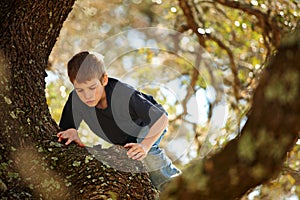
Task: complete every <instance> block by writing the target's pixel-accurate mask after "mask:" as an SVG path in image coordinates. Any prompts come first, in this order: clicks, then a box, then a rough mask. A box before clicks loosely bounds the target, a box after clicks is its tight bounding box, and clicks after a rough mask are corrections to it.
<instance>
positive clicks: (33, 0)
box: [0, 0, 158, 199]
mask: <svg viewBox="0 0 300 200" xmlns="http://www.w3.org/2000/svg"><path fill="white" fill-rule="evenodd" d="M73 4H74V0H70V1H69V0H68V1H64V0H59V1H48V0H30V1H29V0H28V1H11V0H4V1H1V3H0V16H1V17H0V20H1V24H0V35H1V37H0V66H1V68H0V75H1V80H0V103H1V104H0V120H1V127H0V136H1V139H0V151H1V157H0V159H1V160H0V162H1V163H0V184H1V185H0V196H2V197H3V198H4V197H6V198H8V199H31V198H32V199H35V198H42V199H108V198H112V199H155V198H156V197H157V195H158V192H157V191H156V190H155V188H154V187H153V186H152V184H151V182H150V180H149V176H148V174H147V173H129V172H122V171H117V170H115V169H113V168H112V167H110V166H108V165H105V164H103V163H102V162H100V161H99V160H100V159H102V158H105V157H107V156H108V155H109V156H110V157H111V158H112V159H114V160H116V161H118V160H121V158H122V159H123V160H126V159H125V158H127V157H126V153H125V150H124V149H123V148H122V147H118V146H114V147H113V148H111V149H109V150H102V149H101V148H98V150H97V151H95V150H93V151H94V153H93V155H91V153H90V152H91V150H88V149H85V148H80V147H78V146H77V145H70V146H68V147H65V146H63V145H62V144H60V143H57V142H56V141H57V138H56V133H57V132H58V126H57V124H56V123H55V121H54V120H53V119H52V118H51V116H50V113H49V110H48V106H47V103H46V97H45V92H44V90H45V76H46V72H45V69H46V67H47V61H48V57H49V55H50V52H51V50H52V48H53V46H54V44H55V42H56V38H57V37H58V35H59V32H60V29H61V28H62V25H63V22H64V21H65V19H66V18H67V16H68V14H69V12H70V11H71V10H72V6H73ZM125 164H126V166H124V167H127V168H129V169H130V168H134V169H135V168H136V167H137V166H139V167H140V168H142V167H143V166H142V165H141V163H140V162H137V161H128V162H126V163H124V165H125ZM121 165H122V163H121ZM129 169H127V171H128V170H129Z"/></svg>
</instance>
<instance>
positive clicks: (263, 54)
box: [46, 0, 300, 200]
mask: <svg viewBox="0 0 300 200" xmlns="http://www.w3.org/2000/svg"><path fill="white" fill-rule="evenodd" d="M299 15H300V1H299V0H294V1H292V0H277V1H269V0H243V1H226V0H217V1H202V0H189V1H187V0H185V1H170V0H110V1H104V0H77V1H76V3H75V5H74V9H73V11H72V12H71V13H70V15H69V17H68V19H67V20H66V21H65V23H64V26H63V29H62V30H61V33H60V36H59V38H58V40H57V42H56V45H55V47H54V49H53V51H52V53H51V55H50V59H49V68H48V70H47V73H48V77H47V78H46V81H47V88H46V96H47V100H48V105H49V109H50V112H51V114H52V116H53V118H54V119H55V120H56V121H57V122H59V119H60V114H61V111H62V108H63V105H64V103H65V101H66V100H67V97H68V94H69V92H70V91H71V90H72V85H71V83H70V82H69V80H68V77H67V72H66V63H67V62H68V60H69V59H70V58H71V57H72V56H73V55H74V54H75V53H77V52H79V51H82V50H88V51H96V52H98V53H101V54H103V55H104V56H105V58H107V59H106V60H105V61H106V64H107V71H108V73H109V75H110V76H112V77H115V78H118V79H120V80H122V81H124V82H127V83H130V84H132V85H133V86H135V87H136V88H138V89H139V90H141V91H143V92H146V93H149V94H151V95H153V96H154V97H155V98H156V99H157V100H158V101H159V102H160V103H161V104H163V105H164V107H165V108H166V109H167V111H168V113H169V118H170V124H169V131H168V133H167V135H166V136H165V139H164V141H163V142H162V145H163V146H164V147H165V149H166V151H167V153H168V154H169V155H170V157H171V158H172V159H173V160H174V161H175V162H176V164H177V165H179V166H181V167H182V168H183V167H184V166H185V165H186V164H188V162H189V161H190V160H191V159H193V158H195V157H204V156H209V155H210V154H211V153H214V152H216V151H218V150H219V149H220V148H222V147H223V146H224V145H225V144H226V143H227V142H228V141H230V140H231V139H233V138H235V137H238V136H239V131H240V130H241V128H242V127H243V124H244V123H245V122H246V120H247V114H248V113H249V112H250V111H251V97H252V95H253V91H254V90H255V88H256V86H257V84H258V82H259V77H260V74H261V72H262V70H263V69H264V67H265V65H266V64H267V63H268V59H269V58H270V55H272V54H274V53H276V47H277V46H278V45H279V42H280V40H281V38H282V37H284V35H286V34H287V33H289V32H291V31H292V30H293V29H295V28H296V27H297V26H298V27H299ZM149 27H155V29H150V28H149ZM141 28H144V29H141ZM145 28H148V29H145ZM149 29H150V30H149ZM157 29H158V30H160V31H162V32H159V33H152V32H151V31H152V30H153V32H154V31H155V30H157ZM153 35H154V37H153ZM124 38H125V39H124ZM119 40H121V43H118V42H120V41H119ZM123 40H125V43H126V45H127V46H129V47H130V50H127V51H125V52H123V54H118V53H119V49H118V44H124V41H123ZM122 42H123V43H122ZM199 44H200V45H201V47H200V46H199ZM149 47H151V48H149ZM153 47H156V48H153ZM121 52H122V51H121ZM111 58H114V60H111ZM79 132H80V137H81V138H82V141H83V142H84V143H85V144H86V145H89V146H92V145H95V144H98V143H101V144H102V145H104V146H108V144H107V143H105V142H103V141H102V140H101V139H99V138H98V137H97V136H96V135H95V134H94V133H92V132H91V131H90V130H89V128H88V127H87V126H86V125H85V124H83V125H82V126H81V128H80V131H79ZM299 148H300V141H299V142H298V143H297V145H296V146H295V147H294V149H293V151H291V152H290V153H289V154H288V155H287V161H286V163H285V167H284V169H283V170H282V173H281V175H280V176H279V177H275V178H274V179H273V180H272V181H270V182H268V183H266V184H264V185H261V186H259V187H257V188H255V189H253V190H251V191H249V192H248V194H247V195H245V197H243V199H293V200H294V199H295V200H297V199H299V197H300V187H299V183H300V169H299V168H300V152H299ZM266 151H268V150H267V149H266ZM220 178H222V177H220Z"/></svg>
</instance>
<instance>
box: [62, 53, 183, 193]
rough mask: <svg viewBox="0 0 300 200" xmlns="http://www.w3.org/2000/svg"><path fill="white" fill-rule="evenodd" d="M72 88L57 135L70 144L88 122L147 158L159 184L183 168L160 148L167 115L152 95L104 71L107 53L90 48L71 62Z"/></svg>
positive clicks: (135, 156) (97, 131)
mask: <svg viewBox="0 0 300 200" xmlns="http://www.w3.org/2000/svg"><path fill="white" fill-rule="evenodd" d="M68 76H69V79H70V81H71V82H72V84H73V86H74V90H73V91H72V92H71V93H70V95H69V98H68V100H67V102H66V104H65V106H64V109H63V112H62V116H61V120H60V123H59V126H60V128H61V130H62V131H61V132H59V133H58V134H57V137H58V141H59V142H61V141H62V140H64V139H66V140H67V142H66V143H65V144H66V145H68V144H70V143H71V142H76V143H77V144H78V145H79V146H82V147H83V146H84V144H83V143H82V142H81V140H80V138H79V136H78V133H77V129H78V127H79V125H80V123H81V121H82V120H84V121H85V122H86V123H87V124H88V126H89V127H90V129H91V130H92V131H93V132H94V133H95V134H97V135H98V136H99V137H101V138H102V139H104V140H106V141H108V142H110V143H112V144H117V145H123V146H124V147H125V148H127V149H128V151H127V155H128V157H129V158H131V159H135V160H143V161H144V163H145V165H146V167H147V170H149V174H150V178H151V181H152V183H153V184H154V185H155V186H156V187H157V188H159V187H160V186H161V185H162V184H163V183H165V182H166V181H168V180H170V179H171V178H172V177H175V176H177V175H179V174H180V173H181V172H180V170H178V169H177V168H176V167H175V166H174V165H173V164H172V162H171V160H170V159H169V158H168V157H167V156H166V155H165V153H164V151H163V150H162V149H160V148H159V147H158V145H159V142H160V140H161V139H162V137H163V134H164V133H165V129H166V127H167V125H168V118H167V113H166V112H165V110H164V109H163V108H162V106H161V105H160V104H158V103H157V102H156V101H155V100H154V99H153V97H152V96H150V95H146V94H143V93H141V92H139V91H137V90H135V89H134V88H132V87H131V86H129V85H127V84H125V83H122V82H121V81H118V80H116V79H113V78H108V75H107V73H106V72H105V67H104V62H103V57H102V55H100V54H97V53H89V52H87V51H84V52H80V53H78V54H76V55H74V56H73V57H72V58H71V60H70V61H69V62H68Z"/></svg>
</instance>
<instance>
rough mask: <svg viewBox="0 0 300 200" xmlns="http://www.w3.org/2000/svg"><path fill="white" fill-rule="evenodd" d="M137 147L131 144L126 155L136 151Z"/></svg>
mask: <svg viewBox="0 0 300 200" xmlns="http://www.w3.org/2000/svg"><path fill="white" fill-rule="evenodd" d="M138 151H139V147H138V146H133V147H131V148H130V149H129V150H128V151H127V155H129V154H133V153H134V152H136V153H138Z"/></svg>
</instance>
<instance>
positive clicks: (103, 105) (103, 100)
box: [96, 91, 107, 110]
mask: <svg viewBox="0 0 300 200" xmlns="http://www.w3.org/2000/svg"><path fill="white" fill-rule="evenodd" d="M96 108H100V109H103V110H104V109H105V108H107V100H106V94H105V91H104V94H103V96H102V98H101V99H100V101H99V102H98V104H97V105H96Z"/></svg>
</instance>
